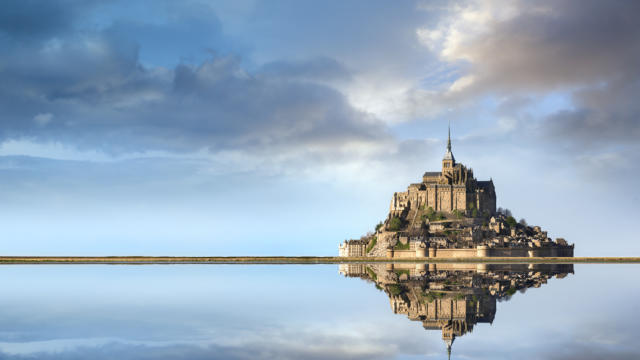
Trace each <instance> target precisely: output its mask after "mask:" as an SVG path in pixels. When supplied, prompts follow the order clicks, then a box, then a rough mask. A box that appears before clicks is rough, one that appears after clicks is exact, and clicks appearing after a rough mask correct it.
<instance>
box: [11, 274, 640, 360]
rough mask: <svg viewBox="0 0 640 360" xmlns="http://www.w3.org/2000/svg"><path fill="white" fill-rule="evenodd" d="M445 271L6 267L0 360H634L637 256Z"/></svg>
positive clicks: (638, 351) (639, 347)
mask: <svg viewBox="0 0 640 360" xmlns="http://www.w3.org/2000/svg"><path fill="white" fill-rule="evenodd" d="M444 266H445V265H442V267H441V268H437V269H431V271H429V270H430V269H429V268H428V267H427V268H426V269H421V268H420V267H418V268H416V267H415V266H414V265H410V266H409V268H407V269H405V268H403V265H396V267H395V268H393V269H390V268H388V267H387V266H386V265H384V264H383V265H369V266H368V268H366V267H364V266H360V267H352V268H351V269H346V268H345V267H344V266H343V267H342V270H343V271H345V270H347V271H349V274H348V275H349V276H344V275H341V274H339V273H338V270H339V269H338V266H337V265H248V266H245V265H170V266H167V265H157V266H156V265H147V266H100V265H88V266H80V265H75V266H62V265H60V266H43V265H40V266H26V265H25V266H3V267H0V275H1V278H2V292H1V295H0V359H446V358H447V345H448V344H451V358H452V359H513V358H518V359H637V358H640V342H638V341H637V340H636V334H637V332H638V330H637V328H638V320H639V316H640V305H639V303H638V299H640V297H639V296H638V295H640V294H639V292H640V287H639V286H638V282H637V278H638V275H640V267H639V266H637V265H575V266H573V265H570V266H564V267H557V266H554V267H551V268H540V267H539V266H538V265H537V266H536V267H535V268H529V267H527V266H526V265H524V266H520V267H517V268H512V269H504V268H502V269H499V268H494V269H491V268H489V269H482V268H481V269H478V268H477V267H476V265H472V268H471V269H464V270H460V269H458V270H454V269H449V270H445V269H444ZM407 270H408V271H407ZM372 274H375V276H374V275H372ZM358 276H359V277H358ZM373 278H375V281H374V280H373ZM536 286H539V287H536ZM394 294H395V295H394ZM391 298H395V300H394V301H390V299H391ZM405 306H408V307H409V308H410V309H411V311H405ZM452 306H453V307H452ZM436 308H437V310H434V309H436ZM394 309H395V313H394ZM425 309H431V310H432V312H431V313H430V314H431V315H429V314H428V311H423V310H425ZM450 309H453V310H456V311H458V312H457V313H456V311H450ZM420 311H423V313H422V314H420ZM454 313H456V314H454ZM434 314H435V315H434ZM421 316H422V317H421ZM434 316H435V317H434ZM425 325H426V328H425ZM443 328H444V331H443ZM451 335H454V336H451ZM451 340H453V341H451Z"/></svg>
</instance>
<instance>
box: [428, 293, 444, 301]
mask: <svg viewBox="0 0 640 360" xmlns="http://www.w3.org/2000/svg"><path fill="white" fill-rule="evenodd" d="M443 297H444V293H441V292H437V291H430V292H428V293H426V294H425V299H427V301H428V302H430V303H431V302H433V300H435V299H442V298H443Z"/></svg>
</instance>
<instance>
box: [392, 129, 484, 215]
mask: <svg viewBox="0 0 640 360" xmlns="http://www.w3.org/2000/svg"><path fill="white" fill-rule="evenodd" d="M421 207H424V208H429V207H431V208H433V210H434V211H440V212H445V213H451V212H453V211H454V210H458V211H460V212H462V213H464V214H466V215H470V214H471V213H472V211H473V209H476V210H477V212H478V214H482V213H485V212H488V213H489V214H494V213H495V212H496V191H495V187H494V185H493V180H489V181H478V180H476V178H475V177H474V176H473V169H470V168H467V167H465V166H464V165H462V164H460V163H457V162H456V159H455V157H454V156H453V153H452V152H451V130H449V137H448V141H447V152H446V153H445V154H444V157H443V159H442V171H439V172H425V173H424V175H423V176H422V182H420V183H416V184H411V185H409V188H408V189H407V191H405V192H397V193H394V194H393V198H392V199H391V206H390V214H391V216H399V217H404V216H406V215H407V214H408V212H410V211H411V210H414V211H416V210H417V209H418V208H421Z"/></svg>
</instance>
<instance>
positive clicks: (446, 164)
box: [442, 121, 456, 172]
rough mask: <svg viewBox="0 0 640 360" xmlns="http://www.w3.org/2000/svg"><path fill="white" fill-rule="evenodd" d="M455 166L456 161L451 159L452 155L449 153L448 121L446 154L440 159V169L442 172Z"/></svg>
mask: <svg viewBox="0 0 640 360" xmlns="http://www.w3.org/2000/svg"><path fill="white" fill-rule="evenodd" d="M455 164H456V159H455V158H454V157H453V153H452V152H451V121H449V136H448V137H447V152H446V153H445V154H444V157H443V158H442V168H443V170H442V171H443V172H445V171H446V170H445V169H451V168H453V166H454V165H455Z"/></svg>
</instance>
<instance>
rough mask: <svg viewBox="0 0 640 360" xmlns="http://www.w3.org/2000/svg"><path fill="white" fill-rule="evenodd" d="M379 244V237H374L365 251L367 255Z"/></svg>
mask: <svg viewBox="0 0 640 360" xmlns="http://www.w3.org/2000/svg"><path fill="white" fill-rule="evenodd" d="M377 242H378V237H377V236H374V237H373V238H372V239H371V240H370V241H369V245H367V248H366V249H365V251H366V253H367V254H368V253H369V251H371V250H372V249H373V247H374V246H376V243H377Z"/></svg>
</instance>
